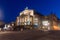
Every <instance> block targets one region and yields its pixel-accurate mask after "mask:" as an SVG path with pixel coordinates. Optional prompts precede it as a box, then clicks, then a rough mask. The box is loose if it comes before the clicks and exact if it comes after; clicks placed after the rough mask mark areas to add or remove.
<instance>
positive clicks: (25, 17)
mask: <svg viewBox="0 0 60 40" xmlns="http://www.w3.org/2000/svg"><path fill="white" fill-rule="evenodd" d="M57 21H58V20H57V17H56V16H55V15H54V14H51V15H49V16H43V15H42V14H39V13H38V12H36V11H35V10H32V9H28V8H26V9H25V10H24V11H22V12H20V15H19V16H18V17H17V19H16V26H20V27H22V28H26V29H37V30H55V29H54V27H57Z"/></svg>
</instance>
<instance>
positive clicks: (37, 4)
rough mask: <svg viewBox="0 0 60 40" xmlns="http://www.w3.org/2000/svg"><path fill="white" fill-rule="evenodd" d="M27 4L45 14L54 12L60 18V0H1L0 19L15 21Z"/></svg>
mask: <svg viewBox="0 0 60 40" xmlns="http://www.w3.org/2000/svg"><path fill="white" fill-rule="evenodd" d="M26 6H27V7H28V8H29V9H34V10H36V11H37V12H40V13H41V14H43V15H49V14H50V13H51V12H53V13H55V14H56V16H57V17H58V18H60V0H0V20H3V21H5V22H7V23H8V22H12V21H15V20H16V17H17V16H18V15H19V13H20V12H21V11H23V10H24V9H25V7H26Z"/></svg>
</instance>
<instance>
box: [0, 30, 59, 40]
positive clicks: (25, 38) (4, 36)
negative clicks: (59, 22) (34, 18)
mask: <svg viewBox="0 0 60 40" xmlns="http://www.w3.org/2000/svg"><path fill="white" fill-rule="evenodd" d="M0 40H60V31H49V32H43V31H32V30H31V31H23V32H20V31H14V32H0Z"/></svg>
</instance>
